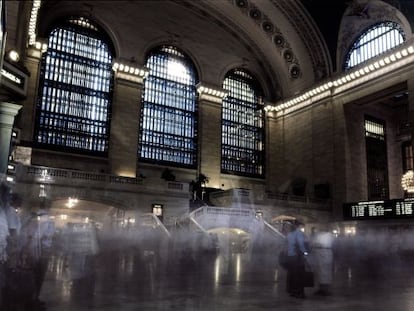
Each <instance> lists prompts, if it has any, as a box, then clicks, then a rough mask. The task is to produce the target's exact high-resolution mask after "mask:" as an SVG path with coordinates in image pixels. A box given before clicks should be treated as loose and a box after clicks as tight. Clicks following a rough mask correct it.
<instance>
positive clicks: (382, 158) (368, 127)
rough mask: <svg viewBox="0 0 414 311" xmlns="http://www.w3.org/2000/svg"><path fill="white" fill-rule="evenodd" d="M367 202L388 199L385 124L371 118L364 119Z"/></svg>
mask: <svg viewBox="0 0 414 311" xmlns="http://www.w3.org/2000/svg"><path fill="white" fill-rule="evenodd" d="M365 148H366V157H367V182H368V184H367V188H368V200H385V199H388V198H389V185H388V161H387V144H386V136H385V123H384V122H383V121H381V120H376V119H374V118H371V117H366V119H365Z"/></svg>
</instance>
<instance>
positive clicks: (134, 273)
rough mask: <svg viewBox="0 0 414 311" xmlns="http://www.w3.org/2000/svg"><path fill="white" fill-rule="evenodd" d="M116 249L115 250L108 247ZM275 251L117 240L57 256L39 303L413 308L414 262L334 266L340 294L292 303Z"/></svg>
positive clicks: (290, 310) (221, 310) (219, 309)
mask: <svg viewBox="0 0 414 311" xmlns="http://www.w3.org/2000/svg"><path fill="white" fill-rule="evenodd" d="M109 245H110V246H109ZM276 258H277V256H276V255H275V254H274V252H273V250H269V249H260V250H252V251H251V252H246V253H242V254H240V253H238V254H235V253H232V252H231V251H228V252H222V253H220V252H218V253H215V252H211V251H210V252H197V253H191V252H189V251H185V250H183V251H180V252H179V253H173V255H171V252H170V251H167V250H166V249H165V246H161V247H160V248H158V250H157V251H154V250H148V249H147V250H145V249H142V248H138V247H137V246H136V245H133V244H125V245H123V244H122V243H119V242H116V241H115V243H106V246H103V247H102V246H101V247H100V250H99V252H98V253H97V254H96V255H95V256H90V255H86V256H82V254H79V253H77V254H72V255H69V256H68V254H65V255H63V254H55V255H54V256H53V257H52V258H51V260H50V261H49V265H48V271H47V274H46V278H45V281H44V283H43V286H42V290H41V294H40V299H41V300H42V301H43V302H44V303H45V309H46V310H48V311H66V310H76V311H82V310H105V311H111V310H114V311H115V310H116V311H120V310H122V311H124V310H151V311H155V310H179V311H186V310H206V311H213V310H216V311H230V310H234V311H236V310H237V311H242V310H246V311H256V310H284V311H294V310H310V311H313V310H315V311H316V310H318V311H324V310H329V311H339V310H341V311H342V310H343V311H345V310H352V311H371V310H372V311H382V310H383V311H385V310H386V311H390V310H392V311H412V310H414V265H413V264H414V260H412V259H409V258H403V259H402V258H400V257H392V258H391V257H389V256H378V258H370V260H369V261H365V262H363V263H361V262H358V263H357V264H356V263H355V262H354V261H352V260H337V261H336V263H335V269H334V270H335V272H334V284H333V295H332V296H329V297H319V296H315V295H313V292H314V291H315V288H306V295H307V298H306V299H297V298H292V297H290V296H289V295H288V294H286V292H285V271H284V270H283V269H282V270H279V269H277V266H276Z"/></svg>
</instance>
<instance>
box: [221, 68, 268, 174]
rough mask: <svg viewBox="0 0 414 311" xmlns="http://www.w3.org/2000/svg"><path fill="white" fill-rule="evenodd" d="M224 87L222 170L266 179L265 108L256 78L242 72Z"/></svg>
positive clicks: (230, 78) (237, 73) (235, 72)
mask: <svg viewBox="0 0 414 311" xmlns="http://www.w3.org/2000/svg"><path fill="white" fill-rule="evenodd" d="M223 88H224V89H225V90H226V91H228V95H227V96H226V97H225V98H224V99H223V108H222V142H221V143H222V148H221V170H222V172H223V173H229V174H236V175H245V176H252V177H262V176H263V165H264V151H263V149H264V144H263V141H264V126H263V105H262V103H261V97H260V96H259V89H258V87H257V85H256V83H255V81H254V80H253V78H252V77H251V76H250V75H249V74H247V73H246V72H245V71H242V70H235V71H233V72H232V73H231V74H230V75H228V76H227V77H226V78H225V80H224V82H223Z"/></svg>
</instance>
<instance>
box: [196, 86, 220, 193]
mask: <svg viewBox="0 0 414 311" xmlns="http://www.w3.org/2000/svg"><path fill="white" fill-rule="evenodd" d="M197 91H198V93H199V118H200V119H199V123H200V124H199V157H198V160H199V161H198V173H202V174H204V175H205V176H207V177H208V179H209V183H208V185H207V186H208V187H213V188H220V185H221V180H220V172H221V144H220V143H217V142H221V108H222V104H223V97H224V96H225V95H226V93H225V91H223V90H222V89H218V88H213V87H209V86H204V85H202V84H199V85H197Z"/></svg>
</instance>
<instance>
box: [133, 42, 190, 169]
mask: <svg viewBox="0 0 414 311" xmlns="http://www.w3.org/2000/svg"><path fill="white" fill-rule="evenodd" d="M146 67H147V68H148V69H149V75H148V77H147V78H146V79H145V82H144V92H143V100H142V110H141V118H140V136H139V151H138V153H139V158H140V160H143V161H148V162H160V161H161V162H166V163H172V164H174V165H178V166H187V167H195V165H196V160H197V117H196V111H197V91H196V84H197V75H196V72H195V69H194V66H193V65H192V63H191V62H190V60H189V59H188V58H187V57H186V56H185V55H184V54H183V53H181V52H180V51H178V50H177V49H176V48H175V47H172V46H164V47H161V48H160V49H158V50H156V51H154V52H153V53H151V54H150V55H149V57H148V59H147V62H146Z"/></svg>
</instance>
